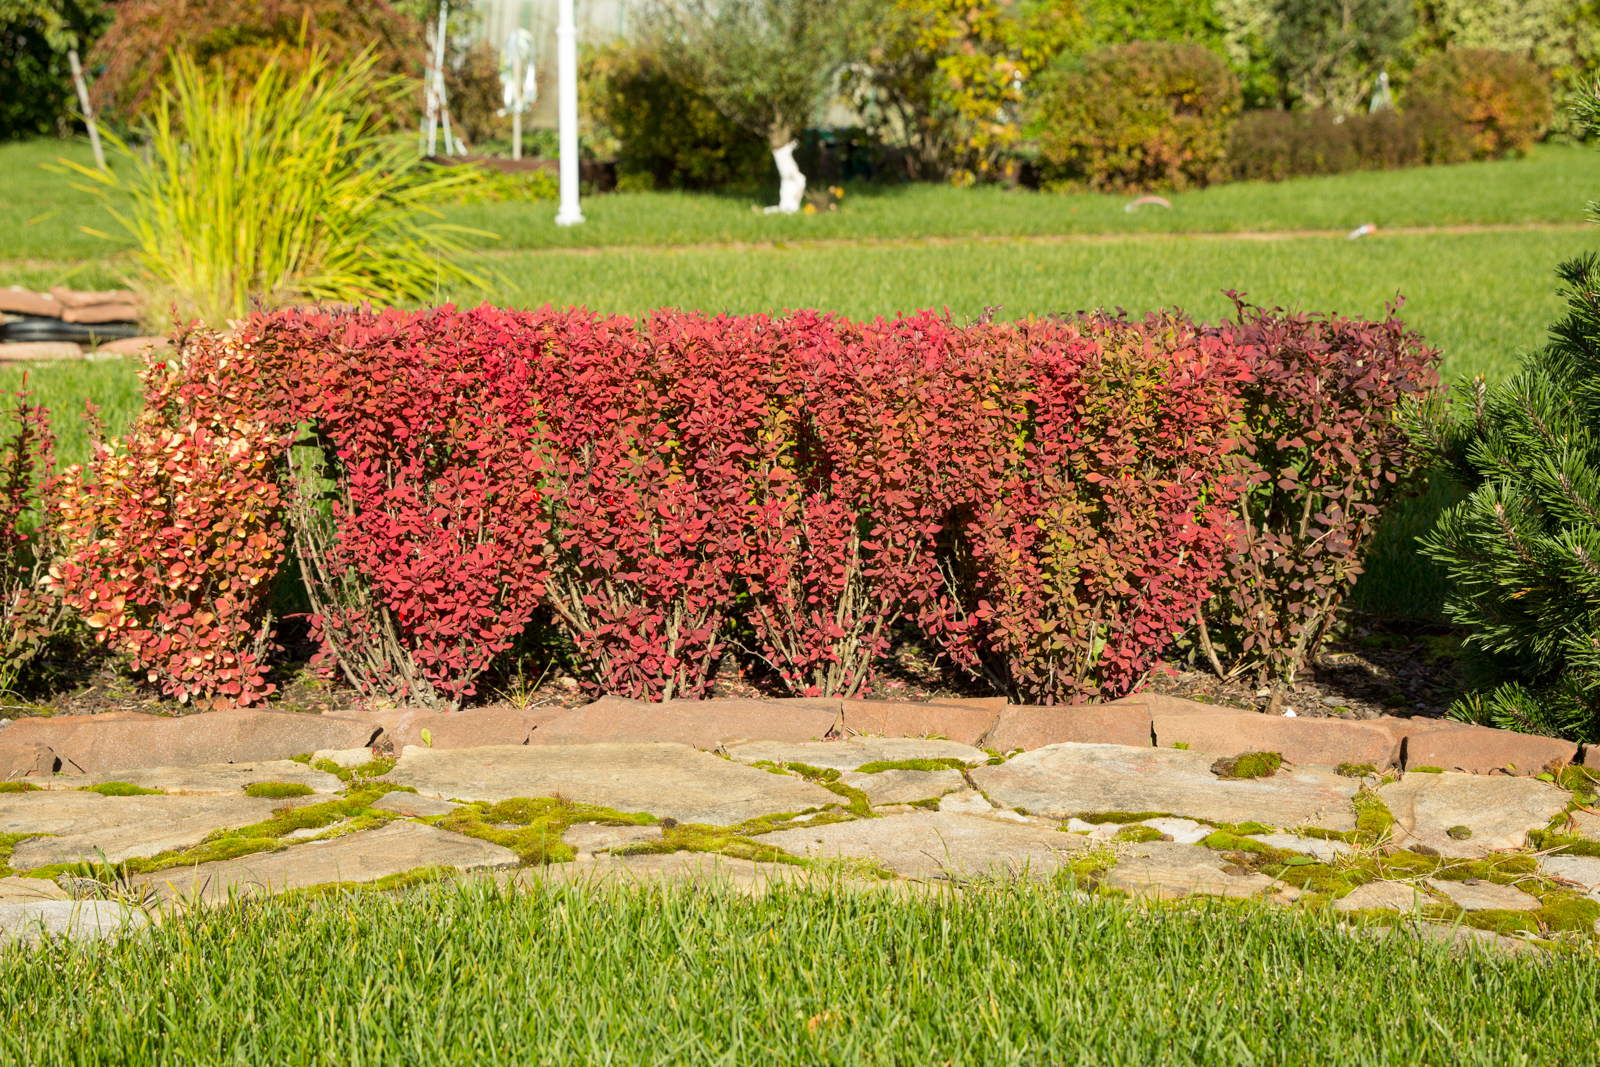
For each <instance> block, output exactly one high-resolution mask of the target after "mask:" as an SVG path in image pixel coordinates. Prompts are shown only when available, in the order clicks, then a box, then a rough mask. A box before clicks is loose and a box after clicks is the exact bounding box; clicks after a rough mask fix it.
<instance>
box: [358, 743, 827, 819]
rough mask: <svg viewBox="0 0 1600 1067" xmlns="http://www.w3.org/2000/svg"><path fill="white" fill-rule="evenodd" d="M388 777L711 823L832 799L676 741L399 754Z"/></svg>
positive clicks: (469, 792) (816, 788)
mask: <svg viewBox="0 0 1600 1067" xmlns="http://www.w3.org/2000/svg"><path fill="white" fill-rule="evenodd" d="M389 780H390V781H392V782H395V783H397V784H399V785H409V786H412V787H414V788H415V789H416V790H417V792H419V793H422V794H424V795H426V796H433V797H440V798H442V799H449V800H508V799H510V798H512V797H550V796H561V797H565V798H567V799H568V800H575V801H581V802H583V803H588V804H600V805H604V806H606V807H610V808H615V809H617V810H619V811H628V812H649V813H650V814H652V815H661V816H670V817H671V818H674V819H677V820H679V821H681V822H701V823H713V824H717V825H732V824H734V823H738V822H743V821H744V820H746V819H751V818H755V817H756V816H758V815H771V814H775V813H778V812H792V811H804V810H806V809H808V808H820V807H824V806H826V805H829V804H837V803H839V801H840V798H839V796H838V795H837V794H836V793H832V792H829V791H828V790H826V789H824V788H822V787H821V786H820V785H816V784H814V783H811V782H807V781H804V780H802V779H800V778H795V777H793V776H790V775H783V774H772V773H770V772H768V771H764V770H760V769H758V768H755V767H746V766H744V765H743V764H740V763H735V762H732V761H731V760H725V759H719V758H717V757H716V756H713V755H710V754H709V753H706V752H698V751H696V750H695V749H693V748H690V747H689V746H687V745H676V744H594V745H532V744H530V745H516V746H509V745H503V746H499V747H491V748H472V749H455V750H449V749H446V750H439V749H431V748H407V749H406V750H405V752H404V753H403V754H402V755H401V757H400V762H399V763H398V764H396V766H395V769H394V770H393V771H391V772H390V773H389Z"/></svg>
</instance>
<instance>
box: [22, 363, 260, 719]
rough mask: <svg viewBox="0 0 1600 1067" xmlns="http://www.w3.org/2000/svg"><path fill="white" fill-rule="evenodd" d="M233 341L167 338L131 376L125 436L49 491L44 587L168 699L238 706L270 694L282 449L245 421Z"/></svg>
mask: <svg viewBox="0 0 1600 1067" xmlns="http://www.w3.org/2000/svg"><path fill="white" fill-rule="evenodd" d="M251 367H252V361H251V359H250V355H249V353H248V352H246V351H245V350H244V349H243V347H242V346H241V345H240V344H239V343H238V342H236V341H227V340H223V339H221V338H219V337H217V336H215V335H212V334H207V333H199V332H196V333H191V334H189V335H187V336H186V337H184V338H181V339H180V342H179V345H178V354H177V355H176V356H175V357H173V359H172V360H170V361H167V362H156V363H152V364H150V365H149V366H148V367H146V368H145V370H144V374H143V377H144V388H145V395H144V410H143V411H142V412H141V414H140V415H139V417H138V419H137V420H136V421H135V423H134V425H133V427H132V429H131V430H129V432H128V434H127V435H126V437H124V438H123V439H121V440H118V441H107V440H104V439H101V440H100V441H99V442H97V444H96V446H95V451H94V456H93V458H92V459H91V460H90V461H89V462H88V463H87V464H86V465H84V466H82V467H74V468H70V469H68V470H67V471H65V472H64V473H63V476H62V477H61V478H60V479H59V480H58V481H57V482H56V483H55V485H54V487H53V490H52V493H51V497H52V499H51V500H50V511H51V521H52V522H53V524H54V527H55V535H56V537H57V538H58V539H59V541H60V548H59V556H58V558H57V559H56V561H55V562H54V563H53V564H52V566H51V567H50V570H49V576H48V579H47V586H48V588H49V589H50V590H51V591H53V592H54V593H56V594H57V595H59V596H60V598H61V600H62V601H63V602H64V603H65V604H66V605H67V606H68V607H70V608H72V609H73V610H75V611H76V612H78V613H79V614H80V615H81V616H82V617H83V619H84V621H85V622H86V623H87V624H88V626H89V627H90V629H91V630H93V631H94V632H95V634H96V637H97V639H98V640H100V641H101V642H102V643H104V644H105V645H106V646H108V647H109V648H111V649H112V650H113V651H115V652H117V653H119V654H122V655H125V656H127V657H128V659H129V660H130V662H131V664H132V666H133V668H134V670H136V671H137V672H139V673H140V674H143V675H144V676H145V677H146V679H147V680H148V681H150V682H151V683H153V684H155V685H157V686H158V687H159V688H160V690H161V691H162V692H163V693H164V694H166V695H167V696H170V697H175V698H177V699H178V700H179V701H191V700H193V701H203V702H208V703H213V704H219V705H229V704H250V703H254V702H256V701H259V700H261V699H263V698H264V697H266V696H267V695H269V694H270V693H271V692H272V691H273V686H272V685H271V684H270V683H269V682H268V681H267V678H266V672H267V667H266V663H265V658H264V657H265V652H266V649H267V646H268V644H269V641H270V637H271V617H270V612H269V602H268V595H269V592H270V590H271V586H272V579H273V577H274V576H275V575H276V574H277V572H278V568H279V565H280V564H281V563H282V560H283V551H284V526H283V498H282V496H281V494H280V492H279V487H278V479H277V473H276V472H277V466H278V464H279V461H280V457H281V455H282V452H283V448H284V445H285V440H284V438H283V437H282V434H281V433H280V431H279V430H278V429H277V428H276V427H274V426H273V425H271V424H270V423H269V422H267V421H265V420H263V419H261V418H258V417H254V416H253V415H252V414H251V411H252V409H253V403H252V401H251V400H250V397H251V395H252V393H251V384H250V383H251V380H252V371H251Z"/></svg>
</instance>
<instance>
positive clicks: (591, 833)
mask: <svg viewBox="0 0 1600 1067" xmlns="http://www.w3.org/2000/svg"><path fill="white" fill-rule="evenodd" d="M561 840H562V841H564V842H566V843H567V844H569V845H571V846H572V848H573V850H574V851H576V852H578V853H580V854H581V853H585V852H605V851H607V850H609V849H613V848H622V847H624V846H626V845H637V844H641V843H643V842H645V841H659V840H661V827H659V826H607V825H605V824H604V823H597V822H580V823H575V824H574V825H572V826H569V827H567V832H566V833H564V834H562V835H561Z"/></svg>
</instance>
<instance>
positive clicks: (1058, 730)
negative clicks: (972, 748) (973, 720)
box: [983, 701, 1151, 752]
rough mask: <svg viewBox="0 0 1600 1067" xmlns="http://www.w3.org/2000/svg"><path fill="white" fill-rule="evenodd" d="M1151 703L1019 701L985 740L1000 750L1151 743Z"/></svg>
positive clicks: (1003, 715)
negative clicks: (1046, 705)
mask: <svg viewBox="0 0 1600 1067" xmlns="http://www.w3.org/2000/svg"><path fill="white" fill-rule="evenodd" d="M1150 736H1151V734H1150V708H1149V706H1148V705H1145V704H1140V703H1134V702H1123V701H1114V702H1112V703H1109V704H1079V705H1072V704H1069V705H1064V706H1059V707H1053V708H1043V707H1032V706H1028V705H1016V706H1013V707H1008V708H1004V709H1002V710H1001V712H1000V714H999V716H998V717H997V718H996V719H995V721H994V725H993V726H992V727H990V729H989V732H988V733H987V734H985V735H984V738H983V744H984V745H985V746H986V747H988V748H992V749H995V750H997V751H999V752H1015V751H1017V750H1018V749H1033V748H1043V747H1044V746H1045V745H1056V744H1060V743H1061V742H1063V741H1076V742H1079V743H1082V744H1112V745H1148V744H1150Z"/></svg>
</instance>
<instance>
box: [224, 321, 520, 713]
mask: <svg viewBox="0 0 1600 1067" xmlns="http://www.w3.org/2000/svg"><path fill="white" fill-rule="evenodd" d="M522 327H523V323H522V321H521V319H520V318H519V317H518V316H517V315H515V314H514V313H510V312H504V311H497V310H495V309H492V308H480V309H478V310H476V311H469V312H457V311H456V310H454V309H453V308H443V309H440V310H436V311H426V312H416V313H412V312H401V311H385V312H381V313H375V312H370V311H358V312H340V313H332V314H328V313H308V312H300V311H290V312H284V313H281V314H279V315H276V316H272V317H268V318H264V319H259V320H257V321H256V322H254V323H253V324H252V327H251V329H252V334H253V338H254V339H253V346H252V347H253V350H254V352H255V355H256V358H257V361H258V364H259V366H260V367H261V368H263V371H264V373H263V377H264V378H265V379H266V380H267V381H269V382H270V383H271V385H270V388H269V390H268V393H267V394H266V396H267V403H268V406H269V407H270V408H272V409H273V410H275V411H277V412H279V414H280V417H281V418H285V419H287V420H289V421H290V422H292V423H293V424H300V425H303V426H305V427H306V428H307V429H308V431H309V433H308V437H307V438H306V440H305V444H304V445H302V447H300V448H298V449H296V450H295V453H294V456H293V463H292V468H293V471H292V478H293V481H294V493H293V498H294V514H295V523H294V526H295V529H294V536H295V550H296V556H297V558H298V559H299V561H300V564H301V573H302V577H303V580H304V583H305V589H306V592H307V595H308V598H309V599H310V602H311V607H312V620H311V621H312V628H313V633H314V636H316V637H317V638H318V639H319V642H320V644H321V648H322V653H321V655H320V657H319V662H320V663H321V664H322V665H325V666H327V667H329V668H336V669H337V670H338V671H340V672H341V673H342V674H343V675H344V677H345V679H346V680H347V681H348V682H350V683H351V684H352V685H353V686H355V687H356V688H357V689H358V690H359V691H361V692H364V693H371V694H382V695H384V696H387V697H391V698H393V699H396V700H400V701H407V702H412V703H421V704H458V703H459V702H460V701H461V700H462V699H463V698H464V697H466V696H468V695H470V694H471V693H472V692H473V679H475V678H476V677H477V676H478V675H479V674H480V673H482V671H483V670H484V669H485V668H487V667H488V666H489V664H490V663H491V662H492V661H493V660H494V658H495V657H496V656H498V655H499V654H500V653H502V652H504V651H505V650H506V649H507V648H509V647H510V646H511V644H512V642H513V641H514V640H515V639H516V638H517V637H518V636H519V635H520V634H521V633H522V632H523V630H524V629H525V628H526V627H527V625H528V622H529V620H530V619H531V618H532V617H533V613H534V611H535V610H536V609H537V607H538V605H539V603H540V597H541V596H542V595H543V593H544V591H545V581H546V578H547V573H548V567H547V560H546V556H545V542H546V535H547V532H548V524H547V523H546V522H545V520H544V519H543V517H542V516H543V512H544V492H545V489H544V485H545V482H546V480H547V477H548V474H547V470H546V467H547V454H548V452H549V449H548V447H547V444H546V440H545V435H544V430H543V428H542V422H541V416H540V409H539V406H538V399H539V398H538V396H537V392H536V390H535V388H534V385H533V383H532V377H533V375H535V374H536V373H537V372H538V370H539V367H538V365H537V363H536V362H534V361H531V360H529V359H528V358H527V353H526V352H525V350H524V349H523V346H522V344H521V340H522V335H523V330H522Z"/></svg>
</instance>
